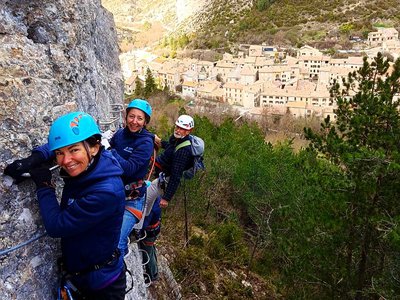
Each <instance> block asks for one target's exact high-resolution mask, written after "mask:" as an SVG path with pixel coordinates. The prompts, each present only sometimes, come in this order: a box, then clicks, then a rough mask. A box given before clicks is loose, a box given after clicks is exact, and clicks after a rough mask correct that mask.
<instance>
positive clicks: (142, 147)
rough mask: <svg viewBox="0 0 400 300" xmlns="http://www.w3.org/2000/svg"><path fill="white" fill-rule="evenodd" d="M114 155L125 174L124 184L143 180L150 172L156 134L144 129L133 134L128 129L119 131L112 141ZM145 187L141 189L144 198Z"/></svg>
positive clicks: (123, 177)
mask: <svg viewBox="0 0 400 300" xmlns="http://www.w3.org/2000/svg"><path fill="white" fill-rule="evenodd" d="M110 145H111V148H112V150H111V151H112V153H113V155H114V156H115V158H116V159H117V160H118V162H119V163H120V165H121V167H122V169H123V170H124V174H123V176H122V180H123V182H124V184H128V183H132V182H135V181H138V180H143V179H144V177H145V176H146V174H147V172H148V167H149V163H150V158H151V156H152V155H153V149H154V134H152V133H150V132H149V131H147V130H146V129H145V128H143V129H142V130H141V131H140V132H131V131H130V130H129V129H128V128H127V127H125V128H122V129H119V130H118V131H117V132H116V133H115V134H114V136H113V137H112V138H111V140H110ZM145 189H146V188H145V187H143V188H142V189H140V195H139V196H142V195H143V194H144V191H145Z"/></svg>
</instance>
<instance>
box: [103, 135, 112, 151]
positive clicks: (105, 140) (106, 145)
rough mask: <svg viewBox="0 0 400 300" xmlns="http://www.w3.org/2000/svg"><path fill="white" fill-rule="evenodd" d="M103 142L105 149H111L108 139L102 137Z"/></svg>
mask: <svg viewBox="0 0 400 300" xmlns="http://www.w3.org/2000/svg"><path fill="white" fill-rule="evenodd" d="M101 144H102V145H103V146H104V149H106V150H109V149H111V145H110V143H109V142H108V140H107V139H105V138H101Z"/></svg>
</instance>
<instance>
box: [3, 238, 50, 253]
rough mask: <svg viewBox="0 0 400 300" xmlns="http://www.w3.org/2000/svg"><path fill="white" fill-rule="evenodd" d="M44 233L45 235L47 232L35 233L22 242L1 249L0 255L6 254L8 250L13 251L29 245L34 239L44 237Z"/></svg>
mask: <svg viewBox="0 0 400 300" xmlns="http://www.w3.org/2000/svg"><path fill="white" fill-rule="evenodd" d="M45 235H47V232H42V233H39V234H36V235H35V236H34V237H32V238H30V239H29V240H26V241H25V242H22V243H21V244H18V245H16V246H14V247H11V248H8V249H3V250H1V251H0V256H3V255H7V254H8V253H10V252H13V251H15V250H18V249H19V248H22V247H24V246H26V245H29V244H30V243H33V242H34V241H36V240H38V239H40V238H42V237H44V236H45Z"/></svg>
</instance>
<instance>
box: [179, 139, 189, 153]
mask: <svg viewBox="0 0 400 300" xmlns="http://www.w3.org/2000/svg"><path fill="white" fill-rule="evenodd" d="M191 144H192V143H191V142H190V141H189V140H186V141H184V142H182V143H180V144H179V145H178V146H176V147H175V152H176V151H178V150H179V149H181V148H183V147H186V146H190V145H191Z"/></svg>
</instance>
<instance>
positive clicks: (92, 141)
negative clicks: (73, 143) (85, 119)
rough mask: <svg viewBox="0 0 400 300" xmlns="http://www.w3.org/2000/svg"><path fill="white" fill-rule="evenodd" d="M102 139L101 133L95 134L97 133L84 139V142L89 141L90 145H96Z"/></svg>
mask: <svg viewBox="0 0 400 300" xmlns="http://www.w3.org/2000/svg"><path fill="white" fill-rule="evenodd" d="M100 139H101V135H99V134H95V135H92V136H91V137H88V138H87V139H86V140H84V142H86V143H88V145H89V146H90V147H94V146H96V145H97V144H99V143H100Z"/></svg>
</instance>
